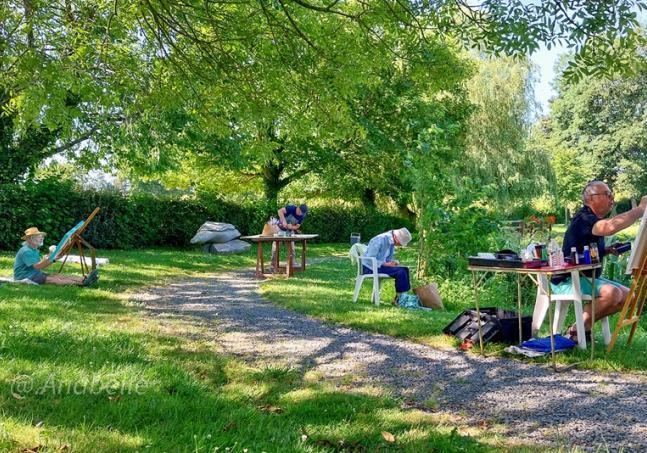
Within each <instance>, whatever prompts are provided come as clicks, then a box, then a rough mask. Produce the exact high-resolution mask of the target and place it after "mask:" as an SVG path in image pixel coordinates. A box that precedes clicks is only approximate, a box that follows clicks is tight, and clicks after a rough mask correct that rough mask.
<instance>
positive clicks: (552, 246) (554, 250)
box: [548, 238, 560, 267]
mask: <svg viewBox="0 0 647 453" xmlns="http://www.w3.org/2000/svg"><path fill="white" fill-rule="evenodd" d="M548 265H549V266H550V267H559V266H560V264H559V245H558V244H557V241H556V240H555V239H554V238H553V239H551V240H550V242H549V243H548Z"/></svg>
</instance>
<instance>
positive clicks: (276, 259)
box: [272, 241, 281, 273]
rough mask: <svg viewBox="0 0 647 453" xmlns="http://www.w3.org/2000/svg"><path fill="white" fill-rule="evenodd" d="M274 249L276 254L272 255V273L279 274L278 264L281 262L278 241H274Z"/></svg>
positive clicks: (279, 243)
mask: <svg viewBox="0 0 647 453" xmlns="http://www.w3.org/2000/svg"><path fill="white" fill-rule="evenodd" d="M273 244H274V249H275V250H276V253H275V254H274V261H273V262H272V265H273V266H274V271H273V272H279V273H280V270H279V263H280V262H281V259H280V255H281V242H280V241H274V242H273Z"/></svg>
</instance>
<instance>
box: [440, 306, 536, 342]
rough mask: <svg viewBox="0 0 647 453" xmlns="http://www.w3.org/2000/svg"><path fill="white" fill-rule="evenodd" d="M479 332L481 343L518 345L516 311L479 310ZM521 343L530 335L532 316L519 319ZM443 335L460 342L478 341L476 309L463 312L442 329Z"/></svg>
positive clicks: (485, 308) (499, 309) (495, 308)
mask: <svg viewBox="0 0 647 453" xmlns="http://www.w3.org/2000/svg"><path fill="white" fill-rule="evenodd" d="M480 311H481V331H482V332H483V343H488V342H490V341H492V342H495V343H510V344H518V343H521V341H519V316H518V315H517V312H516V311H510V310H503V309H502V308H497V307H484V308H481V310H480ZM521 332H522V334H521V337H522V341H524V340H527V339H529V338H530V336H531V334H532V316H523V317H522V318H521ZM443 333H445V334H447V335H452V336H454V337H456V338H458V339H460V340H470V341H472V342H473V343H478V341H479V326H478V315H477V312H476V309H475V308H473V309H469V310H465V311H464V312H463V313H461V314H460V315H458V316H457V317H456V319H454V320H453V321H452V322H450V323H449V324H448V325H447V327H445V328H444V329H443Z"/></svg>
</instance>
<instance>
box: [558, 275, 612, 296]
mask: <svg viewBox="0 0 647 453" xmlns="http://www.w3.org/2000/svg"><path fill="white" fill-rule="evenodd" d="M580 285H582V294H586V295H587V296H590V295H591V279H590V278H589V277H580ZM604 285H613V286H615V287H617V288H621V287H622V286H623V285H621V284H620V283H618V282H614V281H613V280H609V279H608V278H604V277H597V278H596V279H595V297H599V296H600V288H602V287H603V286H604ZM550 289H551V291H552V292H553V294H572V293H573V281H572V279H571V278H567V279H566V280H564V281H563V282H561V283H558V284H557V285H554V284H552V283H551V284H550Z"/></svg>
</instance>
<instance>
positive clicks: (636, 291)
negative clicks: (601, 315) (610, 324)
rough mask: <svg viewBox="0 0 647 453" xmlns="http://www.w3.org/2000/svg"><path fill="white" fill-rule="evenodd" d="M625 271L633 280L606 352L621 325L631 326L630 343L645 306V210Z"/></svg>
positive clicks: (646, 278) (646, 217) (646, 294)
mask: <svg viewBox="0 0 647 453" xmlns="http://www.w3.org/2000/svg"><path fill="white" fill-rule="evenodd" d="M626 273H627V274H631V275H632V276H633V281H632V283H631V288H630V289H629V294H628V295H627V300H625V304H624V306H623V307H622V311H621V312H620V316H619V317H618V323H617V324H616V329H615V330H614V331H613V336H612V337H611V342H610V343H609V346H608V347H607V352H611V350H612V349H613V346H614V345H615V343H616V340H617V339H618V335H619V334H620V331H621V330H622V328H623V327H627V326H631V331H630V332H629V338H628V339H627V344H630V343H631V340H632V339H633V337H634V334H635V333H636V327H638V322H639V321H640V316H641V315H642V312H643V309H644V308H645V298H647V210H646V211H645V213H644V214H643V217H642V221H641V222H640V228H639V229H638V235H637V236H636V240H635V241H634V243H633V245H632V248H631V255H630V256H629V262H628V264H627V271H626Z"/></svg>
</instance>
